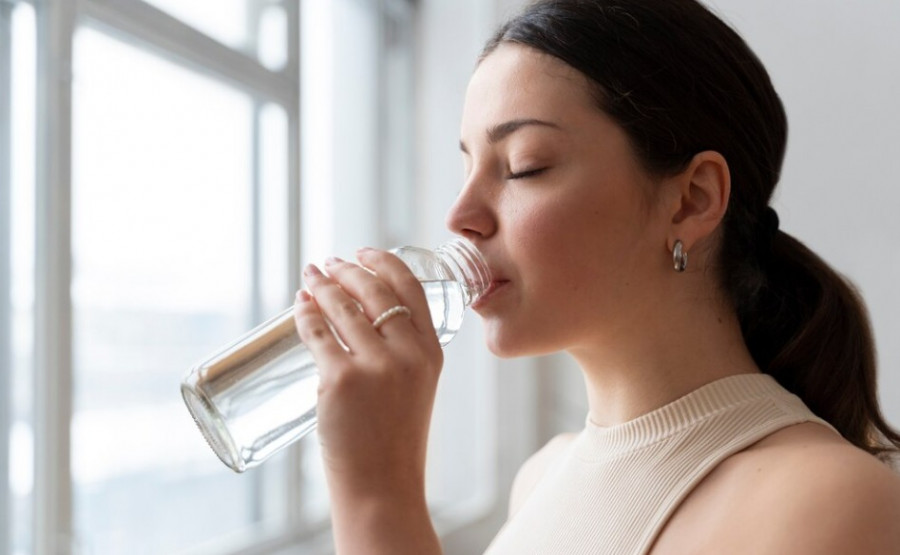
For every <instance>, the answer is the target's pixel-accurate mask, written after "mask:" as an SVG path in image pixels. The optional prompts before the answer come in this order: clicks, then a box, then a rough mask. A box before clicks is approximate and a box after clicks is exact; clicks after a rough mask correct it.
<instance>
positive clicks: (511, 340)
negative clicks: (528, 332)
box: [485, 327, 559, 358]
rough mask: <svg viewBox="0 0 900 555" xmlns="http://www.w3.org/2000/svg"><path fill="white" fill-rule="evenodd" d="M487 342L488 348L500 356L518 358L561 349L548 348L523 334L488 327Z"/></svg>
mask: <svg viewBox="0 0 900 555" xmlns="http://www.w3.org/2000/svg"><path fill="white" fill-rule="evenodd" d="M485 343H486V344H487V348H488V350H489V351H490V352H491V353H492V354H493V355H494V356H496V357H498V358H518V357H528V356H540V355H546V354H550V353H554V352H557V351H558V350H559V349H548V348H541V347H544V346H543V345H540V344H539V343H538V342H537V341H535V340H534V339H528V338H527V337H525V336H523V335H521V334H514V333H510V332H509V330H507V332H506V333H503V332H501V331H500V330H497V329H492V328H491V327H488V328H487V330H486V332H485Z"/></svg>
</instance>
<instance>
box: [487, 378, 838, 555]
mask: <svg viewBox="0 0 900 555" xmlns="http://www.w3.org/2000/svg"><path fill="white" fill-rule="evenodd" d="M802 422H818V423H820V424H824V425H825V426H828V427H829V428H831V426H830V425H829V424H828V423H826V422H825V421H823V420H821V419H820V418H818V417H817V416H815V415H814V414H813V413H812V412H811V411H810V410H809V409H808V408H807V407H806V405H804V404H803V402H802V401H801V400H800V399H799V398H798V397H797V396H795V395H793V394H791V393H790V392H788V391H787V390H786V389H784V388H783V387H781V385H779V384H778V382H776V381H775V379H774V378H772V377H771V376H769V375H767V374H741V375H736V376H730V377H727V378H723V379H720V380H716V381H714V382H712V383H709V384H707V385H705V386H703V387H700V388H699V389H696V390H695V391H693V392H691V393H689V394H687V395H685V396H684V397H681V398H680V399H677V400H676V401H674V402H672V403H670V404H668V405H665V406H663V407H661V408H659V409H656V410H654V411H652V412H650V413H647V414H645V415H643V416H640V417H638V418H635V419H634V420H631V421H628V422H625V423H623V424H620V425H616V426H612V427H608V428H603V427H599V426H597V425H595V424H593V423H591V422H590V420H588V422H587V425H586V426H585V429H584V430H583V431H582V432H581V433H580V434H579V435H578V436H577V437H576V438H575V439H574V440H573V441H572V443H570V444H569V445H568V446H567V447H566V449H565V450H564V452H563V453H562V454H561V455H559V456H557V458H556V460H555V461H554V462H553V463H552V464H551V466H550V467H549V468H547V470H546V471H545V473H544V476H543V477H542V478H541V479H540V481H539V482H538V484H537V485H536V486H535V488H534V489H533V490H532V491H531V493H530V494H529V495H528V497H527V498H526V499H525V501H524V503H523V504H522V505H521V507H520V508H519V510H518V512H516V513H515V514H514V515H512V517H511V518H510V520H509V521H507V523H506V524H505V525H504V526H503V528H502V529H501V530H500V533H499V534H498V535H497V537H496V538H494V541H493V542H492V543H491V545H490V546H489V547H488V550H487V552H486V554H487V555H529V554H535V555H553V554H559V555H577V554H581V553H584V554H592V555H593V554H615V555H632V554H635V555H637V554H643V553H647V552H648V551H649V550H650V548H651V547H652V546H653V543H654V541H655V539H656V537H657V535H658V534H659V532H660V531H661V530H662V528H663V526H664V525H665V523H666V522H667V520H668V519H669V517H670V516H671V515H672V514H673V512H674V511H675V509H676V508H677V507H678V505H679V504H680V503H681V501H682V500H683V499H684V498H685V497H686V496H687V495H688V494H689V493H690V492H691V490H693V489H694V487H695V486H696V485H697V484H698V483H699V482H700V481H701V480H702V479H703V478H704V477H705V476H706V475H707V474H708V473H709V472H710V471H711V470H712V469H713V468H715V466H716V465H717V464H719V463H720V462H722V461H723V460H724V459H726V458H727V457H728V456H730V455H732V454H734V453H736V452H738V451H741V450H742V449H744V448H746V447H748V446H750V445H751V444H753V443H756V442H757V441H759V440H761V439H762V438H764V437H765V436H767V435H769V434H771V433H773V432H775V431H777V430H779V429H781V428H784V427H787V426H791V425H793V424H799V423H802ZM832 429H833V428H832Z"/></svg>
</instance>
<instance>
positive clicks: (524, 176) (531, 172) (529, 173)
mask: <svg viewBox="0 0 900 555" xmlns="http://www.w3.org/2000/svg"><path fill="white" fill-rule="evenodd" d="M545 171H547V168H535V169H533V170H525V171H522V172H515V173H510V174H509V175H507V176H506V178H507V179H527V178H529V177H534V176H536V175H540V174H542V173H544V172H545Z"/></svg>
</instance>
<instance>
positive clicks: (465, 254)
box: [436, 237, 491, 306]
mask: <svg viewBox="0 0 900 555" xmlns="http://www.w3.org/2000/svg"><path fill="white" fill-rule="evenodd" d="M436 250H438V251H441V252H442V253H444V254H446V255H447V257H448V258H449V259H450V260H452V261H453V262H454V263H455V266H456V267H455V268H453V273H454V274H458V275H457V276H456V278H457V279H458V281H459V282H460V283H461V284H462V285H463V292H464V294H465V303H466V306H469V305H471V304H472V303H474V302H475V301H477V300H478V298H479V297H481V296H482V295H483V294H484V293H485V292H486V291H487V290H488V288H489V287H490V286H491V271H490V269H489V268H488V265H487V261H486V260H485V259H484V256H482V254H481V252H479V251H478V248H476V247H475V245H474V244H472V242H471V241H469V240H468V239H465V238H463V237H456V238H454V239H452V240H450V241H448V242H447V243H444V244H443V245H441V246H440V247H438V248H437V249H436Z"/></svg>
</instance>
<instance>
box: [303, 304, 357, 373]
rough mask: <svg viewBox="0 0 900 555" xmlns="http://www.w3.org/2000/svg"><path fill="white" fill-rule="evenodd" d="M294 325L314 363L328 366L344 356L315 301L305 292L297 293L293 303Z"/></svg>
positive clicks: (344, 353)
mask: <svg viewBox="0 0 900 555" xmlns="http://www.w3.org/2000/svg"><path fill="white" fill-rule="evenodd" d="M294 325H295V326H296V327H297V334H298V335H299V336H300V341H302V342H303V344H304V345H306V347H307V348H308V349H309V351H310V352H311V353H312V355H313V358H315V360H316V363H317V364H318V365H319V366H320V367H322V366H329V365H330V364H333V363H334V362H336V361H337V360H338V359H339V358H341V357H344V356H346V352H345V351H344V349H343V347H341V345H340V343H338V340H337V339H336V338H335V337H334V334H333V333H332V332H331V328H330V327H329V326H328V322H327V321H325V318H324V316H322V312H321V311H320V310H319V307H318V306H316V301H315V300H313V298H312V296H310V294H309V293H307V292H306V291H302V290H301V291H298V292H297V297H296V300H295V302H294Z"/></svg>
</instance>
